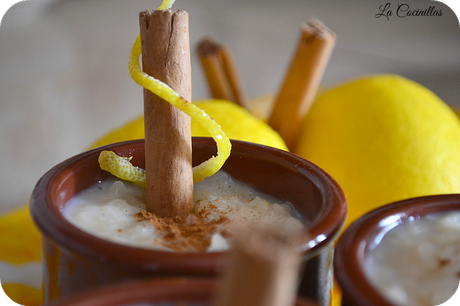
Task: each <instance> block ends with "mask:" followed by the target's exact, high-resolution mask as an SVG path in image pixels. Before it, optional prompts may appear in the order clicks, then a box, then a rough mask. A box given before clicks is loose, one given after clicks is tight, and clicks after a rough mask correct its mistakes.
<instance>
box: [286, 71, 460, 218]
mask: <svg viewBox="0 0 460 306" xmlns="http://www.w3.org/2000/svg"><path fill="white" fill-rule="evenodd" d="M295 152H296V153H298V154H299V155H301V156H303V157H304V158H307V159H309V160H311V161H312V162H314V163H316V164H317V165H318V166H320V167H322V168H323V169H324V170H325V171H327V172H328V173H329V174H331V175H332V176H333V177H334V178H335V179H336V180H337V181H338V183H339V184H340V185H341V187H342V188H343V190H344V192H345V195H346V197H347V199H348V203H349V217H348V221H347V224H350V223H351V222H353V221H354V220H355V219H357V218H358V217H359V216H361V215H363V214H364V213H366V212H368V211H370V210H372V209H374V208H377V207H379V206H381V205H384V204H387V203H390V202H393V201H397V200H402V199H406V198H411V197H417V196H424V195H432V194H442V193H457V192H460V122H459V119H458V118H457V116H456V115H455V113H454V112H453V111H452V110H451V108H450V107H449V106H448V105H446V104H445V103H444V102H443V101H442V100H441V99H439V98H438V97H437V96H436V95H435V94H434V93H432V92H431V91H430V90H428V89H427V88H425V87H423V86H421V85H420V84H417V83H415V82H413V81H411V80H408V79H405V78H403V77H400V76H396V75H376V76H369V77H364V78H360V79H357V80H353V81H350V82H348V83H346V84H343V85H341V86H338V87H335V88H332V89H330V90H328V91H326V92H324V93H323V94H321V95H320V96H319V97H318V99H317V101H316V102H315V103H314V105H313V106H312V108H311V110H310V112H309V114H308V115H307V118H306V120H305V122H304V126H303V130H302V132H301V135H300V138H299V140H298V144H297V148H296V149H295Z"/></svg>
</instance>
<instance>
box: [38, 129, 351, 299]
mask: <svg viewBox="0 0 460 306" xmlns="http://www.w3.org/2000/svg"><path fill="white" fill-rule="evenodd" d="M192 145H193V164H194V165H197V164H199V163H201V162H203V161H205V160H207V159H209V158H210V157H211V156H213V155H216V145H215V143H214V141H213V140H212V138H193V141H192ZM102 150H110V151H114V152H115V153H116V154H118V155H120V156H125V157H132V159H131V162H132V163H133V164H134V165H135V166H139V167H142V168H143V167H144V166H145V164H144V160H145V158H144V155H145V151H144V140H136V141H129V142H123V143H117V144H112V145H108V146H104V147H100V148H97V149H94V150H91V151H87V152H84V153H81V154H78V155H76V156H74V157H71V158H69V159H67V160H66V161H64V162H62V163H60V164H59V165H57V166H55V167H54V168H52V169H51V170H49V171H48V172H47V173H46V174H45V175H44V176H43V177H42V178H41V179H40V181H39V182H38V183H37V185H36V187H35V189H34V191H33V193H32V197H31V201H30V211H31V215H32V218H33V220H34V222H35V224H36V225H37V227H38V229H39V230H40V231H41V233H42V236H43V239H42V241H43V260H42V262H43V270H44V284H43V285H44V296H45V303H48V302H49V301H52V300H55V299H57V298H60V297H65V296H69V295H71V294H73V293H75V292H78V291H81V290H84V289H88V288H94V287H97V286H100V285H104V284H108V283H113V282H118V281H122V280H127V279H136V278H146V277H153V276H155V277H160V276H161V277H163V276H179V275H180V276H215V275H217V273H218V270H219V267H220V265H221V262H222V259H223V256H225V252H216V253H179V252H165V251H158V250H151V249H142V248H136V247H130V246H126V245H121V244H116V243H113V242H109V241H106V240H103V239H100V238H97V237H95V236H93V235H90V234H88V233H86V232H84V231H82V230H80V229H78V228H77V227H75V226H74V225H72V224H71V223H70V222H69V221H67V220H66V219H65V218H64V217H63V215H62V213H61V211H62V208H63V207H64V205H66V203H67V201H68V200H69V199H70V198H72V197H73V196H74V195H76V194H77V193H79V192H80V191H82V190H84V189H86V188H88V187H90V186H91V185H93V184H95V183H96V182H98V181H103V180H106V179H108V178H110V177H111V175H110V174H109V173H107V172H106V171H103V170H101V169H100V167H99V164H98V156H99V153H100V152H101V151H102ZM223 169H224V170H225V171H226V172H228V173H229V174H230V175H231V176H232V177H233V178H234V179H235V180H238V181H241V182H243V183H246V184H248V185H249V186H251V187H252V188H254V189H255V190H257V191H259V192H262V193H265V194H268V195H271V196H274V197H275V198H278V199H279V200H281V201H287V202H291V203H292V204H293V205H294V206H295V207H296V209H297V210H298V211H299V213H300V214H301V215H302V216H303V217H304V218H305V219H307V220H309V221H308V225H307V227H306V230H305V240H304V249H305V250H306V251H307V250H308V252H306V253H305V261H306V263H305V269H304V272H303V277H302V283H301V285H300V292H301V293H302V294H303V295H305V296H307V297H309V298H311V299H313V300H315V301H318V302H319V304H320V305H329V299H330V289H331V285H332V282H333V279H332V264H331V258H332V254H333V248H334V242H335V239H336V237H337V235H338V233H339V231H340V230H341V228H342V226H343V224H344V221H345V218H346V212H347V204H346V200H345V197H344V194H343V192H342V190H341V188H340V186H339V185H338V184H337V183H336V181H335V180H334V179H333V178H332V177H330V176H329V175H328V174H327V173H326V172H324V171H323V170H322V169H320V168H319V167H317V166H316V165H314V164H312V163H310V162H309V161H307V160H305V159H303V158H301V157H299V156H297V155H294V154H291V153H289V152H286V151H282V150H278V149H275V148H271V147H267V146H262V145H257V144H253V143H249V142H242V141H232V153H231V155H230V157H229V159H228V160H227V161H226V163H225V165H224V166H223Z"/></svg>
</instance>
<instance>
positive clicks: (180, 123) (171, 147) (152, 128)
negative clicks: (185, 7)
mask: <svg viewBox="0 0 460 306" xmlns="http://www.w3.org/2000/svg"><path fill="white" fill-rule="evenodd" d="M139 23H140V35H141V43H142V69H143V71H144V72H145V73H147V74H149V75H151V76H153V77H154V78H156V79H159V80H160V81H162V82H164V83H166V84H167V85H169V86H170V87H171V88H172V89H174V90H175V91H176V92H177V93H178V94H179V95H180V96H182V97H183V98H185V99H186V100H187V101H191V64H190V42H189V29H188V14H187V13H186V12H184V11H181V10H179V11H177V12H173V11H171V10H169V9H168V10H162V11H153V12H151V13H150V12H147V11H146V12H141V13H140V14H139ZM144 121H145V160H146V181H147V211H149V212H154V213H157V214H159V215H161V216H163V217H175V216H181V217H183V218H185V217H187V216H188V215H189V214H190V213H193V207H194V203H193V171H192V145H191V119H190V117H189V116H188V115H187V114H185V113H184V112H182V111H181V110H179V109H177V108H176V107H174V106H172V105H171V104H170V103H168V102H166V101H164V100H163V99H161V98H159V97H158V96H156V95H154V94H153V93H151V92H150V91H148V90H146V89H144Z"/></svg>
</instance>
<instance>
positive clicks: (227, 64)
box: [197, 37, 248, 108]
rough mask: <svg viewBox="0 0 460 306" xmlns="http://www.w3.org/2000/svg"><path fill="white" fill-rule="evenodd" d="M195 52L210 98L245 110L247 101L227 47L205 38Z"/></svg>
mask: <svg viewBox="0 0 460 306" xmlns="http://www.w3.org/2000/svg"><path fill="white" fill-rule="evenodd" d="M197 51H198V56H199V57H200V62H201V65H202V67H203V71H204V73H205V76H206V79H207V81H208V85H209V90H210V91H211V95H212V97H213V98H215V99H225V100H228V101H232V102H235V103H237V104H239V105H241V106H242V107H245V108H247V104H248V101H247V98H246V96H245V95H244V92H243V86H242V84H241V81H240V78H239V76H238V72H237V69H236V64H235V61H234V59H233V56H232V53H231V52H230V50H229V49H228V47H226V46H224V45H222V44H219V43H217V42H215V41H214V40H213V39H212V38H211V37H206V38H204V39H203V40H201V41H200V43H199V44H198V47H197Z"/></svg>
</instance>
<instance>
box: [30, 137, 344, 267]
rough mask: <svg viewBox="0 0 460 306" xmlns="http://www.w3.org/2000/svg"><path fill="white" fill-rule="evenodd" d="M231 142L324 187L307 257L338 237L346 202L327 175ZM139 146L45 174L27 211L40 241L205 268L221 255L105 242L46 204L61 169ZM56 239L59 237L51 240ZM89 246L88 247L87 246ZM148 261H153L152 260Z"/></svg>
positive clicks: (283, 155) (289, 157) (274, 152)
mask: <svg viewBox="0 0 460 306" xmlns="http://www.w3.org/2000/svg"><path fill="white" fill-rule="evenodd" d="M193 141H194V142H198V143H200V142H204V143H207V142H210V141H212V142H214V141H213V140H212V138H207V137H194V138H193ZM231 142H232V146H233V150H239V149H240V148H242V147H244V148H247V149H249V152H256V153H257V152H259V150H261V149H263V150H264V152H268V153H267V154H270V156H271V157H273V158H274V160H275V162H277V163H295V164H296V165H297V169H296V170H297V171H299V172H301V171H305V170H306V169H308V171H311V172H313V173H314V175H315V177H316V178H317V179H318V180H319V182H321V183H322V184H323V185H324V187H325V188H327V193H326V194H325V197H326V198H325V199H324V201H325V203H326V206H327V207H325V208H324V209H323V211H322V213H321V214H320V216H319V217H318V219H317V220H314V222H312V224H311V227H308V229H309V233H310V237H311V238H310V237H309V238H310V239H309V240H308V243H306V246H305V248H310V247H311V250H312V251H311V252H309V254H308V256H313V254H315V251H316V250H319V249H320V248H321V246H322V245H326V244H327V243H330V241H331V240H333V239H335V237H337V236H338V234H339V232H340V230H341V229H342V228H343V226H344V223H345V218H346V214H347V203H346V199H345V195H344V193H343V191H342V189H341V188H340V186H339V185H338V183H337V182H336V181H335V180H334V179H333V178H332V177H331V176H330V175H329V174H327V173H326V172H325V171H324V170H322V169H321V168H319V167H318V166H316V165H314V164H313V163H311V162H309V161H307V160H305V159H303V158H301V157H300V156H297V155H295V154H293V153H289V152H286V151H283V150H279V149H276V148H273V147H268V146H264V145H259V144H254V143H249V142H244V141H237V140H232V141H231ZM143 144H144V139H139V140H131V141H125V142H119V143H114V144H110V145H106V146H102V147H98V148H95V149H92V150H89V151H86V152H82V153H80V154H77V155H75V156H73V157H70V158H68V159H67V160H65V161H63V162H61V163H59V164H58V165H56V166H55V167H53V168H52V169H50V170H49V171H48V172H47V173H45V174H44V175H43V176H42V178H41V179H40V180H39V181H38V183H37V184H36V186H35V188H34V191H33V193H32V197H31V201H30V211H31V215H32V218H33V220H34V222H35V224H36V225H37V227H38V228H39V230H40V231H41V232H42V234H44V239H49V237H53V239H54V240H55V241H56V242H58V243H59V244H60V245H62V246H64V247H66V248H67V249H69V250H74V251H75V250H76V249H77V247H76V246H75V245H74V244H72V243H70V242H71V241H82V239H83V240H84V241H89V242H88V243H86V242H85V243H83V244H81V245H80V247H81V248H80V251H78V252H77V253H80V254H81V255H84V256H85V255H90V256H92V255H91V254H92V253H93V250H92V248H93V247H96V248H97V249H98V250H104V249H105V248H106V247H111V248H113V250H114V251H113V252H111V254H110V256H106V257H100V258H98V260H101V261H109V260H115V261H117V258H118V256H119V254H121V253H124V252H127V251H129V252H135V253H136V258H135V259H132V260H131V262H129V264H130V265H134V266H140V265H142V266H144V267H145V265H147V266H149V268H150V269H156V264H155V263H154V261H156V262H158V260H160V261H161V262H162V264H163V265H164V266H169V267H173V266H174V265H175V264H177V262H182V263H183V264H186V263H187V262H191V261H193V262H195V264H196V263H197V262H199V263H200V264H202V265H208V264H209V263H210V262H218V261H220V260H221V257H222V256H223V254H224V253H225V252H215V253H176V252H167V251H158V250H152V249H142V248H136V247H131V246H127V245H121V244H117V243H113V242H109V241H106V240H103V239H101V238H98V237H95V236H93V235H91V234H88V233H86V232H84V231H83V230H80V229H78V228H77V227H75V226H74V225H72V224H71V223H70V222H69V221H67V220H66V219H64V217H63V216H62V214H61V213H60V211H57V209H55V208H53V207H51V205H49V204H47V200H48V198H49V197H50V195H49V194H50V192H49V191H48V185H49V184H50V182H53V181H54V180H55V179H56V177H57V176H58V175H59V174H60V173H62V169H65V167H67V166H69V165H71V164H73V163H75V162H76V161H77V160H80V159H83V158H89V157H90V156H92V155H94V154H98V152H100V151H102V150H115V149H116V148H119V147H123V146H134V147H136V146H143ZM45 208H46V209H45ZM57 236H58V237H60V238H58V239H55V238H56V237H57ZM69 238H73V239H69ZM75 239H77V240H75ZM89 245H90V246H91V247H88V246H89ZM152 258H154V259H155V260H154V261H153V260H152ZM128 260H130V259H128ZM139 261H142V262H143V263H142V264H141V263H140V262H139ZM126 263H128V262H126Z"/></svg>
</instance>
